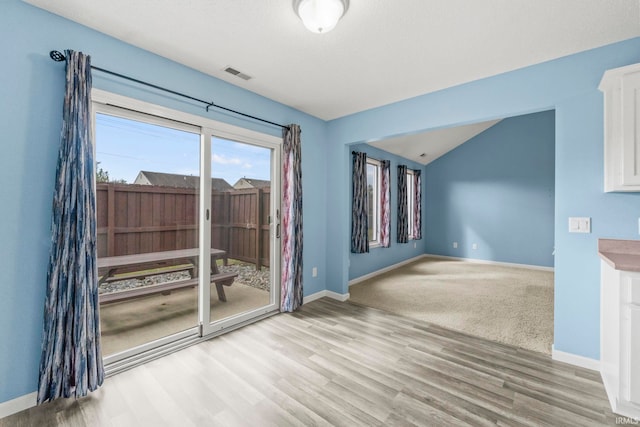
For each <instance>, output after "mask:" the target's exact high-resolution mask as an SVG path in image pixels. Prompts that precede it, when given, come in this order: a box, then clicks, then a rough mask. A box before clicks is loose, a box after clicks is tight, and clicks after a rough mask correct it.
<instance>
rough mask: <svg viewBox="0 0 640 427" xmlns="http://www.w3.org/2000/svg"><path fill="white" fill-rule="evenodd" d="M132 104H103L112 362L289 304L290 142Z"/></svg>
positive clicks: (100, 175) (100, 139)
mask: <svg viewBox="0 0 640 427" xmlns="http://www.w3.org/2000/svg"><path fill="white" fill-rule="evenodd" d="M103 96H106V95H103ZM106 97H107V98H109V97H108V96H106ZM116 99H117V100H119V98H116ZM94 101H95V97H94ZM125 101H126V100H125ZM125 101H123V103H124V105H122V107H126V108H121V107H116V106H113V105H106V103H104V104H102V103H96V102H94V109H95V114H94V117H95V127H94V129H95V141H96V147H95V148H96V159H97V164H96V171H97V173H96V178H97V185H96V194H97V220H98V221H97V223H98V275H99V281H100V284H99V291H100V319H101V329H102V348H103V356H105V362H106V363H107V366H109V364H110V363H115V362H120V361H123V360H124V361H125V362H122V363H128V362H127V361H128V360H131V359H135V358H136V357H139V358H144V357H147V355H149V354H151V356H153V352H154V351H156V349H162V348H167V346H170V345H175V343H180V342H187V341H189V340H196V339H197V338H198V337H200V336H206V335H211V334H213V333H216V332H218V331H220V330H223V329H224V330H227V329H229V328H231V327H234V326H236V325H240V324H243V323H245V322H248V321H252V320H254V319H256V318H258V317H260V316H263V315H266V314H268V313H273V312H275V311H277V309H278V301H279V264H280V258H279V255H280V242H279V236H278V233H279V217H280V212H279V209H280V175H279V171H280V146H281V141H280V139H279V138H275V137H270V136H268V135H263V134H258V133H256V132H251V131H246V130H243V129H238V128H234V127H230V126H225V125H220V126H218V124H217V123H214V122H212V121H209V120H206V119H202V118H199V117H196V116H189V115H185V114H181V113H179V112H175V111H171V110H166V109H162V108H161V107H156V106H153V108H151V107H149V106H148V105H146V104H144V103H139V102H138V103H134V104H133V107H137V108H140V110H138V111H135V110H136V108H133V107H132V106H131V105H127V102H125ZM140 106H141V107H140ZM145 108H146V109H147V110H150V111H153V113H154V114H153V115H151V114H148V113H147V112H146V111H144V110H145ZM174 116H175V119H174ZM190 123H192V124H190ZM211 124H214V125H215V126H211ZM142 354H144V356H140V355H142Z"/></svg>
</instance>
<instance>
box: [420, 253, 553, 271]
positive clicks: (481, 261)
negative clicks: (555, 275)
mask: <svg viewBox="0 0 640 427" xmlns="http://www.w3.org/2000/svg"><path fill="white" fill-rule="evenodd" d="M424 256H425V257H428V258H439V259H450V260H455V261H465V262H472V263H476V264H492V265H503V266H505V267H517V268H528V269H530V270H542V271H551V272H553V271H554V268H553V267H544V266H541V265H531V264H517V263H515V262H501V261H488V260H485V259H475V258H460V257H455V256H446V255H434V254H425V255H424Z"/></svg>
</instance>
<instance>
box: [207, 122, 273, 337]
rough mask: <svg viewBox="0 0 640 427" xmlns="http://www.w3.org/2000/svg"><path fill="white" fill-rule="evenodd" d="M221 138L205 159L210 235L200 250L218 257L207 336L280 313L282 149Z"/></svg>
mask: <svg viewBox="0 0 640 427" xmlns="http://www.w3.org/2000/svg"><path fill="white" fill-rule="evenodd" d="M212 133H213V132H212ZM218 135H219V134H218ZM218 135H216V134H213V135H212V136H211V138H210V144H209V148H210V153H207V154H208V155H209V157H210V158H211V162H210V168H211V169H210V174H209V176H211V191H210V194H211V221H210V227H211V233H209V234H207V237H209V238H210V239H209V241H207V242H205V241H203V243H202V244H203V245H207V247H211V250H212V252H216V253H219V254H220V255H218V256H212V257H211V266H210V271H211V280H212V282H211V287H210V288H209V295H208V297H209V301H210V304H209V306H208V307H204V308H203V309H204V310H206V309H208V310H209V314H208V318H207V316H206V313H205V318H204V319H203V320H204V321H203V324H204V325H205V328H204V331H205V333H211V332H215V331H218V330H221V329H223V328H226V327H228V326H229V325H233V324H238V323H241V322H243V321H245V320H246V319H251V318H253V317H255V316H259V315H261V314H263V313H267V312H270V311H273V310H276V309H277V308H278V306H277V301H278V300H279V297H278V291H279V287H277V286H275V284H276V283H277V277H278V276H279V253H280V249H279V239H278V236H277V232H278V227H279V226H278V218H279V200H280V192H279V188H280V179H279V173H278V171H279V159H280V146H279V145H277V144H267V143H265V142H260V141H240V140H238V139H237V136H230V137H224V136H218ZM232 138H235V139H232ZM217 251H219V252H217ZM206 291H207V290H206V289H203V300H207V295H204V294H205V293H206Z"/></svg>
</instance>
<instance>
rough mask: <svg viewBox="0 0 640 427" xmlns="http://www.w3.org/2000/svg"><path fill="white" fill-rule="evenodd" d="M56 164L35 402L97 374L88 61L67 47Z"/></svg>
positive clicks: (79, 390)
mask: <svg viewBox="0 0 640 427" xmlns="http://www.w3.org/2000/svg"><path fill="white" fill-rule="evenodd" d="M65 53H66V57H67V87H66V93H65V98H64V117H63V123H62V135H61V143H60V151H59V153H58V166H57V170H56V183H55V194H54V198H53V218H52V225H51V233H52V236H51V240H52V242H51V243H52V244H51V252H50V256H49V269H48V272H47V283H48V285H47V296H46V302H45V309H44V331H43V340H42V355H41V359H40V375H39V384H38V399H37V401H38V404H40V403H43V402H46V401H48V400H53V399H56V398H58V397H72V396H73V397H76V398H77V397H81V396H84V395H86V394H87V393H88V392H89V391H93V390H95V389H97V388H98V387H99V386H100V385H101V384H102V382H103V380H104V370H103V365H102V355H101V351H100V320H99V317H98V315H99V313H98V312H99V309H98V308H99V307H98V278H97V275H98V274H97V268H96V257H97V254H96V212H95V209H96V201H95V171H94V165H93V144H92V142H91V137H92V132H91V114H90V107H91V98H90V97H91V63H90V59H89V56H86V55H84V54H82V53H80V52H74V51H71V50H67V51H66V52H65Z"/></svg>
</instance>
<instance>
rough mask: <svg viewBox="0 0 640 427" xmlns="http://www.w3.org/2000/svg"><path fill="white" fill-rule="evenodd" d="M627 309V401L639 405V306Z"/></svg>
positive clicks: (631, 306)
mask: <svg viewBox="0 0 640 427" xmlns="http://www.w3.org/2000/svg"><path fill="white" fill-rule="evenodd" d="M629 308H630V310H629V314H630V316H629V322H630V323H629V326H630V327H629V365H628V367H629V378H628V380H629V401H630V402H633V403H635V404H638V405H640V306H638V305H635V304H632V305H630V306H629Z"/></svg>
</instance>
